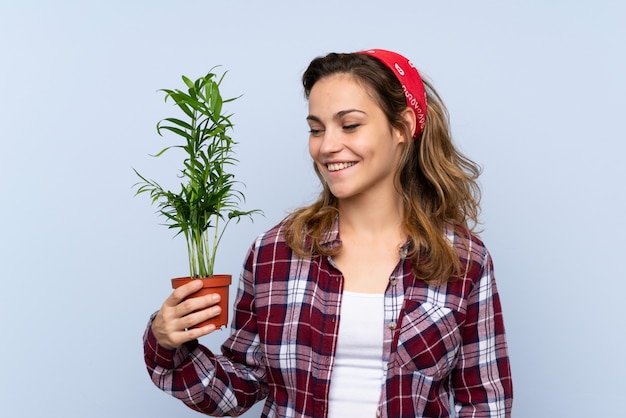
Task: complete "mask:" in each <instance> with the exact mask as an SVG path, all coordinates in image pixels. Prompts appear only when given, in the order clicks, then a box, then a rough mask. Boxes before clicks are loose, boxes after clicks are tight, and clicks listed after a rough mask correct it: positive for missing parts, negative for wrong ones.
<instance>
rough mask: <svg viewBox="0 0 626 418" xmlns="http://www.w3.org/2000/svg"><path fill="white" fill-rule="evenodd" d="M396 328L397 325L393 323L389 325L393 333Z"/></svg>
mask: <svg viewBox="0 0 626 418" xmlns="http://www.w3.org/2000/svg"><path fill="white" fill-rule="evenodd" d="M396 326H397V325H396V323H395V322H392V323H390V324H389V329H390V330H392V331H393V330H394V329H396Z"/></svg>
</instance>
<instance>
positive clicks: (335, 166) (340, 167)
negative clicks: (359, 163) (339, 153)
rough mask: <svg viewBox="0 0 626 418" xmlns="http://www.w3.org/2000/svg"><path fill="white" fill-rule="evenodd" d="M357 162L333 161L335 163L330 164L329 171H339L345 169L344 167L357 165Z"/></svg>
mask: <svg viewBox="0 0 626 418" xmlns="http://www.w3.org/2000/svg"><path fill="white" fill-rule="evenodd" d="M355 164H356V163H333V164H328V165H327V167H328V171H337V170H343V169H344V168H348V167H352V166H353V165H355Z"/></svg>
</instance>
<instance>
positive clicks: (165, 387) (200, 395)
mask: <svg viewBox="0 0 626 418" xmlns="http://www.w3.org/2000/svg"><path fill="white" fill-rule="evenodd" d="M251 274H252V273H251V272H250V271H249V270H247V269H244V273H243V275H242V279H241V281H240V285H239V291H238V295H237V301H236V302H235V305H236V311H237V312H238V313H237V314H236V315H242V317H241V318H243V317H245V318H246V319H247V320H248V321H254V314H253V312H252V311H251V307H252V306H253V303H252V302H251V301H252V300H253V296H252V294H248V293H247V292H248V291H249V290H250V289H251V286H252V285H251V282H250V280H251ZM246 279H247V280H248V282H247V284H246V283H244V281H245V280H246ZM246 312H247V315H246ZM153 318H154V315H153V316H152V318H151V320H150V323H149V324H148V327H147V329H146V331H145V333H144V360H145V363H146V367H147V369H148V373H149V374H150V377H151V379H152V381H153V383H154V384H155V385H156V386H157V387H158V388H160V389H161V390H162V391H164V392H165V393H167V394H169V395H172V396H173V397H175V398H177V399H179V400H181V401H182V402H184V403H185V404H186V405H187V406H188V407H190V408H191V409H194V410H196V411H199V412H202V413H204V414H207V415H214V416H226V415H229V416H237V415H241V414H243V413H244V412H245V411H247V410H248V409H249V408H250V407H252V406H253V405H254V404H255V403H256V402H258V401H259V400H261V399H263V398H265V397H266V396H267V392H268V389H267V383H266V381H265V368H264V366H263V365H262V356H260V354H259V353H260V349H259V342H258V338H254V337H253V336H251V334H254V331H252V332H250V329H251V327H250V326H249V327H248V328H247V330H248V333H247V334H246V335H245V336H244V337H245V338H243V339H238V338H237V332H236V331H234V332H233V334H231V337H230V338H229V339H228V342H227V343H225V345H224V347H223V348H222V350H223V354H222V355H216V354H213V353H212V352H211V351H210V350H209V349H208V348H206V347H204V346H203V345H201V344H199V343H198V341H197V340H194V341H191V342H188V343H186V344H184V345H182V346H181V347H178V348H177V349H173V350H170V349H167V348H164V347H162V346H160V345H159V344H158V342H157V340H156V337H155V336H154V334H153V333H152V329H151V323H152V319H153ZM236 322H237V317H236V318H235V323H236ZM252 329H254V327H252Z"/></svg>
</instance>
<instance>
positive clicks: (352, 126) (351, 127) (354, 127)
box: [342, 123, 361, 132]
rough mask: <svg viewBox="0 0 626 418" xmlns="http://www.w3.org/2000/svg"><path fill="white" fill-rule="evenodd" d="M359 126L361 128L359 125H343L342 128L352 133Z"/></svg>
mask: <svg viewBox="0 0 626 418" xmlns="http://www.w3.org/2000/svg"><path fill="white" fill-rule="evenodd" d="M359 126H361V124H360V123H352V124H350V125H343V126H342V128H343V130H344V131H348V132H352V131H354V130H356V129H357V128H358V127H359Z"/></svg>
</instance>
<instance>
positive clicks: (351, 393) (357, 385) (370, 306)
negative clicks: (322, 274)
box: [328, 291, 385, 418]
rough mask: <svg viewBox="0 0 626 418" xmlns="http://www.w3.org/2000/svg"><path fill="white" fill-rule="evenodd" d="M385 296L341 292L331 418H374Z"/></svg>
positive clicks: (381, 367)
mask: <svg viewBox="0 0 626 418" xmlns="http://www.w3.org/2000/svg"><path fill="white" fill-rule="evenodd" d="M384 307H385V305H384V295H383V294H370V293H355V292H347V291H344V292H343V297H342V299H341V320H340V323H339V336H338V339H337V351H336V353H335V364H334V366H333V371H332V376H331V382H330V397H329V405H328V408H329V414H328V416H329V417H330V418H346V417H348V418H349V417H358V418H362V417H364V418H367V417H372V418H373V417H375V416H376V410H377V408H378V401H379V400H380V394H381V392H380V391H381V387H382V384H383V375H384V364H383V339H384V336H383V328H384V323H385V317H384V315H385V311H384Z"/></svg>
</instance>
